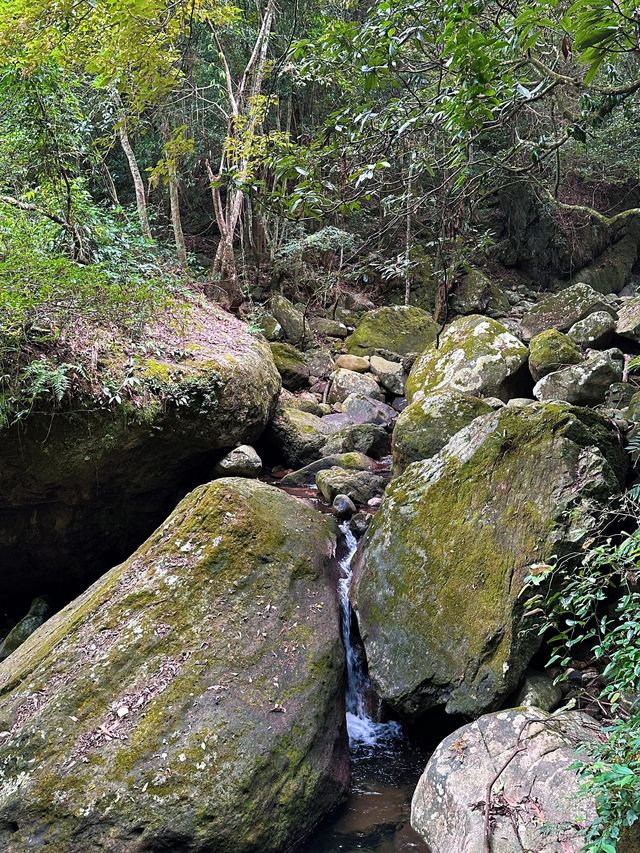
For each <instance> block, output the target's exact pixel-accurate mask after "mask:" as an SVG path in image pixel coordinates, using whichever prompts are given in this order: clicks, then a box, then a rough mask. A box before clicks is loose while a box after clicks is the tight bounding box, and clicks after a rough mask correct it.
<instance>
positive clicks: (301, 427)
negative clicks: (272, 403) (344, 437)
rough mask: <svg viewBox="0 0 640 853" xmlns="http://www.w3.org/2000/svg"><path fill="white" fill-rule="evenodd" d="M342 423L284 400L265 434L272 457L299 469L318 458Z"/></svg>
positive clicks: (280, 462)
mask: <svg viewBox="0 0 640 853" xmlns="http://www.w3.org/2000/svg"><path fill="white" fill-rule="evenodd" d="M340 426H342V424H334V423H332V422H331V421H330V420H329V419H328V418H324V417H318V415H314V414H312V413H311V412H305V411H303V410H301V409H298V408H296V407H295V404H293V405H292V404H290V403H289V401H287V400H283V401H280V402H279V403H278V406H277V408H276V413H275V415H274V418H273V420H272V422H271V424H270V425H269V429H268V430H267V432H266V433H265V443H266V446H267V449H268V452H269V455H270V456H271V457H272V458H273V459H274V460H275V461H277V462H278V463H279V464H282V463H283V462H284V464H285V465H290V466H291V467H292V468H300V467H302V466H303V465H307V464H308V463H309V462H313V460H314V459H319V458H320V456H322V449H323V448H324V445H325V444H326V442H327V439H328V438H329V436H330V435H333V433H335V432H337V431H338V429H339V428H340Z"/></svg>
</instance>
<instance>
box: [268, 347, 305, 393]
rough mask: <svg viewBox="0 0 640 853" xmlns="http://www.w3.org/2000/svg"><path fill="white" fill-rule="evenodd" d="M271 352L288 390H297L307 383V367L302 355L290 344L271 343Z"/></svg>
mask: <svg viewBox="0 0 640 853" xmlns="http://www.w3.org/2000/svg"><path fill="white" fill-rule="evenodd" d="M271 354H272V355H273V360H274V361H275V363H276V367H277V368H278V373H279V374H280V376H281V377H282V384H283V386H284V387H285V388H286V389H287V390H288V391H297V390H298V389H300V388H304V386H305V385H308V383H309V367H308V365H307V362H306V360H305V357H304V355H303V354H302V353H301V352H300V350H297V349H296V348H295V347H294V346H292V345H291V344H285V343H275V344H271Z"/></svg>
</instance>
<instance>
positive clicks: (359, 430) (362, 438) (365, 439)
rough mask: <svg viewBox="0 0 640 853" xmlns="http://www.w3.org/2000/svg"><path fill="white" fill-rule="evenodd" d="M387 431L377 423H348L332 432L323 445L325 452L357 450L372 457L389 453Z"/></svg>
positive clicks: (377, 457) (378, 457) (375, 457)
mask: <svg viewBox="0 0 640 853" xmlns="http://www.w3.org/2000/svg"><path fill="white" fill-rule="evenodd" d="M389 448H390V439H389V433H388V432H387V431H386V430H385V428H384V427H382V426H379V425H378V424H350V425H347V426H344V427H342V428H341V429H340V430H338V432H336V433H334V434H333V435H332V436H331V437H330V438H329V439H328V440H327V443H326V444H325V446H324V450H323V451H322V452H323V453H325V454H333V453H350V452H351V451H353V450H357V451H358V452H359V453H364V454H366V455H367V456H373V458H374V459H380V457H382V456H386V455H387V454H388V453H389Z"/></svg>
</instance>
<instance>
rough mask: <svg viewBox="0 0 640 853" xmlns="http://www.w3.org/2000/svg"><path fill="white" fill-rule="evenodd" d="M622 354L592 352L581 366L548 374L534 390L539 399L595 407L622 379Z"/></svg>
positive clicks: (614, 350)
mask: <svg viewBox="0 0 640 853" xmlns="http://www.w3.org/2000/svg"><path fill="white" fill-rule="evenodd" d="M623 370H624V355H623V354H622V352H621V351H620V350H619V349H610V350H605V351H604V352H592V353H591V355H589V356H588V358H586V359H585V360H584V361H582V362H581V363H580V364H573V365H570V366H569V367H563V368H562V369H561V370H556V371H554V372H553V373H548V374H547V375H546V376H544V377H543V378H542V379H541V380H540V381H539V382H538V383H537V384H536V385H535V387H534V389H533V395H534V397H536V399H538V400H564V401H566V402H567V403H573V404H574V405H575V406H597V405H598V404H599V403H602V402H603V401H604V400H605V398H606V396H607V392H608V390H609V388H610V386H611V385H612V384H613V383H614V382H620V381H621V380H622V374H623Z"/></svg>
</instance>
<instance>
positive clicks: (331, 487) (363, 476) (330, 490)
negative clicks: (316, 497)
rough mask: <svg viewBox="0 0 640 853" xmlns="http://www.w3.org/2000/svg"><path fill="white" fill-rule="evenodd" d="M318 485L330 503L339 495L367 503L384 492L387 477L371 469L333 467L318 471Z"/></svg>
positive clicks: (356, 502) (356, 501)
mask: <svg viewBox="0 0 640 853" xmlns="http://www.w3.org/2000/svg"><path fill="white" fill-rule="evenodd" d="M316 485H317V487H318V491H319V492H320V494H321V495H322V496H323V498H324V499H325V500H326V501H329V502H330V503H331V502H333V500H334V499H335V498H336V497H337V496H338V495H346V496H347V497H349V498H351V500H352V501H353V502H354V503H355V504H365V503H367V501H368V500H370V499H371V498H373V497H375V496H376V495H379V494H381V493H382V490H383V489H384V487H385V485H386V479H385V478H384V477H383V476H381V475H380V474H374V473H372V472H370V471H357V470H353V469H347V468H339V467H333V468H327V469H324V470H322V471H319V472H318V474H317V476H316Z"/></svg>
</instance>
